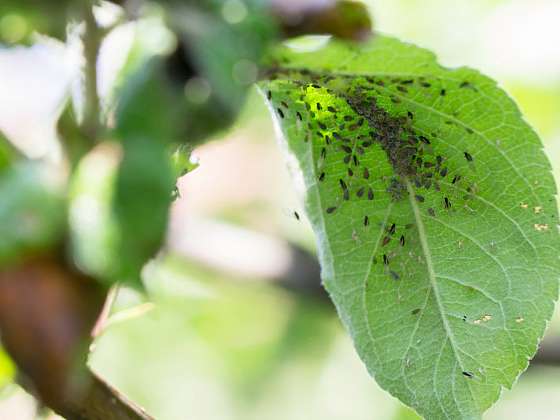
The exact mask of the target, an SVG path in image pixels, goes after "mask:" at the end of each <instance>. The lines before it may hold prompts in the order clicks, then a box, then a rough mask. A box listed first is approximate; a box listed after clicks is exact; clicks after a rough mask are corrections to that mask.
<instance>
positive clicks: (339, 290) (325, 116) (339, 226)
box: [266, 36, 560, 419]
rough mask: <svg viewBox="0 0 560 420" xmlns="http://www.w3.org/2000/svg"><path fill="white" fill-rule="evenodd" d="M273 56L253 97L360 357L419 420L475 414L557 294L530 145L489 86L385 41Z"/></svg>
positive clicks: (537, 166)
mask: <svg viewBox="0 0 560 420" xmlns="http://www.w3.org/2000/svg"><path fill="white" fill-rule="evenodd" d="M276 58H277V63H278V68H277V69H276V72H275V76H276V80H273V81H271V82H269V83H267V86H266V88H267V90H268V91H267V93H266V96H267V97H268V98H269V99H270V103H271V108H272V109H274V111H275V115H276V116H277V118H278V119H277V121H278V123H279V125H280V126H281V128H282V130H283V133H284V135H285V139H286V145H287V149H288V150H289V151H290V154H291V155H290V157H291V158H292V159H291V162H293V163H294V166H295V173H296V174H298V176H301V179H302V181H303V182H302V183H303V184H304V185H305V188H306V209H307V214H308V217H309V220H310V221H311V223H312V225H313V228H314V230H315V233H316V236H317V240H318V248H319V256H320V260H321V266H322V277H323V282H324V284H325V286H326V288H327V289H328V291H329V293H330V295H331V297H332V298H333V300H334V302H335V304H336V306H337V308H338V311H339V314H340V317H341V318H342V321H343V322H344V324H345V325H346V327H347V328H348V330H349V332H350V334H351V335H352V337H353V339H354V343H355V346H356V348H357V350H358V353H359V354H360V356H361V358H362V359H363V360H364V362H365V364H366V365H367V367H368V370H369V372H371V373H372V374H373V375H374V376H375V378H376V380H377V381H378V383H379V384H380V385H381V386H382V387H383V388H385V389H387V390H388V391H389V392H391V394H393V395H394V396H396V397H398V398H399V399H400V400H401V401H403V402H404V403H406V404H408V405H409V406H411V407H413V408H414V409H415V410H417V411H418V412H419V413H420V414H421V415H423V416H425V417H426V418H429V419H444V418H453V419H477V418H480V417H481V415H482V413H483V412H484V411H485V410H486V409H487V408H488V407H490V406H491V405H492V404H493V403H494V402H495V401H496V400H497V399H498V398H499V396H500V393H501V391H502V388H511V387H512V386H513V384H514V383H515V381H516V380H517V378H518V376H519V375H520V374H521V372H522V371H523V370H525V369H526V368H527V366H528V360H529V359H531V357H533V355H534V354H535V352H536V349H537V345H538V342H539V340H540V338H541V337H542V335H543V333H544V329H545V327H546V324H547V322H548V320H550V317H551V315H552V311H553V309H554V302H555V300H556V299H557V296H558V278H559V273H560V263H559V259H558V249H559V247H560V238H559V235H558V230H557V224H558V211H557V207H556V200H555V194H556V186H555V184H554V180H553V178H552V175H551V173H550V164H549V162H548V160H547V159H546V156H545V155H544V153H543V151H542V143H541V142H540V140H539V138H538V136H537V135H536V134H535V132H534V131H533V130H532V129H531V128H530V127H529V126H528V125H527V124H526V123H525V122H524V120H523V118H522V116H521V114H520V113H519V110H518V109H517V107H516V105H515V104H514V103H513V101H511V99H510V98H509V97H508V96H507V95H506V94H505V92H503V91H502V90H501V89H500V88H498V87H497V86H496V83H495V82H494V81H492V80H491V79H489V78H488V77H486V76H483V75H481V74H480V73H478V72H477V71H474V70H472V69H469V68H459V69H446V68H443V67H441V66H439V65H438V64H437V61H436V59H435V57H434V56H433V54H431V53H430V52H428V51H426V50H423V49H421V48H418V47H416V46H413V45H410V44H406V43H403V42H400V41H398V40H396V39H393V38H389V37H384V36H377V37H376V38H375V39H374V40H372V42H370V43H367V44H364V45H362V46H356V45H349V44H346V43H342V42H334V41H333V42H330V43H328V44H326V45H325V46H324V47H323V48H321V49H319V50H317V51H313V52H307V53H301V52H296V51H294V50H291V49H289V48H285V47H282V48H280V50H279V51H278V53H277V55H276Z"/></svg>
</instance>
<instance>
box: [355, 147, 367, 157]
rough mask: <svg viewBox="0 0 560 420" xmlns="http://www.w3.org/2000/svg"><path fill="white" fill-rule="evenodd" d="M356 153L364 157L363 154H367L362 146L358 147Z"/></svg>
mask: <svg viewBox="0 0 560 420" xmlns="http://www.w3.org/2000/svg"><path fill="white" fill-rule="evenodd" d="M356 152H357V153H358V154H359V155H363V154H364V153H365V151H364V149H362V148H361V147H360V146H358V147H357V148H356Z"/></svg>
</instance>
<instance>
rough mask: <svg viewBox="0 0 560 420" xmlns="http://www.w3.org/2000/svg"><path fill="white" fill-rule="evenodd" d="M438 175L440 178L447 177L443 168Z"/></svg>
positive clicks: (445, 169)
mask: <svg viewBox="0 0 560 420" xmlns="http://www.w3.org/2000/svg"><path fill="white" fill-rule="evenodd" d="M439 174H440V175H441V177H442V178H445V176H446V175H447V168H443V169H442V170H441V172H440V173H439Z"/></svg>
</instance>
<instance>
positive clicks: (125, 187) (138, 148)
mask: <svg viewBox="0 0 560 420" xmlns="http://www.w3.org/2000/svg"><path fill="white" fill-rule="evenodd" d="M175 179H176V178H175V176H174V174H173V169H172V167H171V163H170V158H169V155H168V152H167V148H166V145H165V144H162V143H161V142H158V141H157V140H154V139H151V138H146V137H131V138H127V139H125V140H124V155H123V160H122V162H121V165H120V167H119V173H118V177H117V185H116V187H117V189H116V191H115V201H114V204H113V205H114V212H115V216H116V220H117V224H118V227H119V231H120V235H121V238H122V241H121V242H120V246H119V249H118V252H119V256H120V259H121V275H122V276H123V280H126V281H135V280H137V279H139V273H140V270H141V268H142V266H143V265H144V264H145V263H146V261H147V260H148V259H149V258H151V257H153V256H154V255H155V254H156V252H157V251H158V250H159V248H160V247H161V245H162V242H163V239H164V236H165V232H166V230H167V218H168V212H169V205H170V203H171V193H172V191H173V188H174V186H175Z"/></svg>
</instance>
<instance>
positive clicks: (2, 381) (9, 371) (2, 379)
mask: <svg viewBox="0 0 560 420" xmlns="http://www.w3.org/2000/svg"><path fill="white" fill-rule="evenodd" d="M15 374H16V368H15V365H14V363H13V362H12V359H10V357H9V356H8V355H7V354H6V352H5V351H4V350H3V349H2V348H1V347H0V391H1V390H2V388H4V387H5V386H6V385H9V384H10V383H11V382H12V381H13V380H14V376H15Z"/></svg>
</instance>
